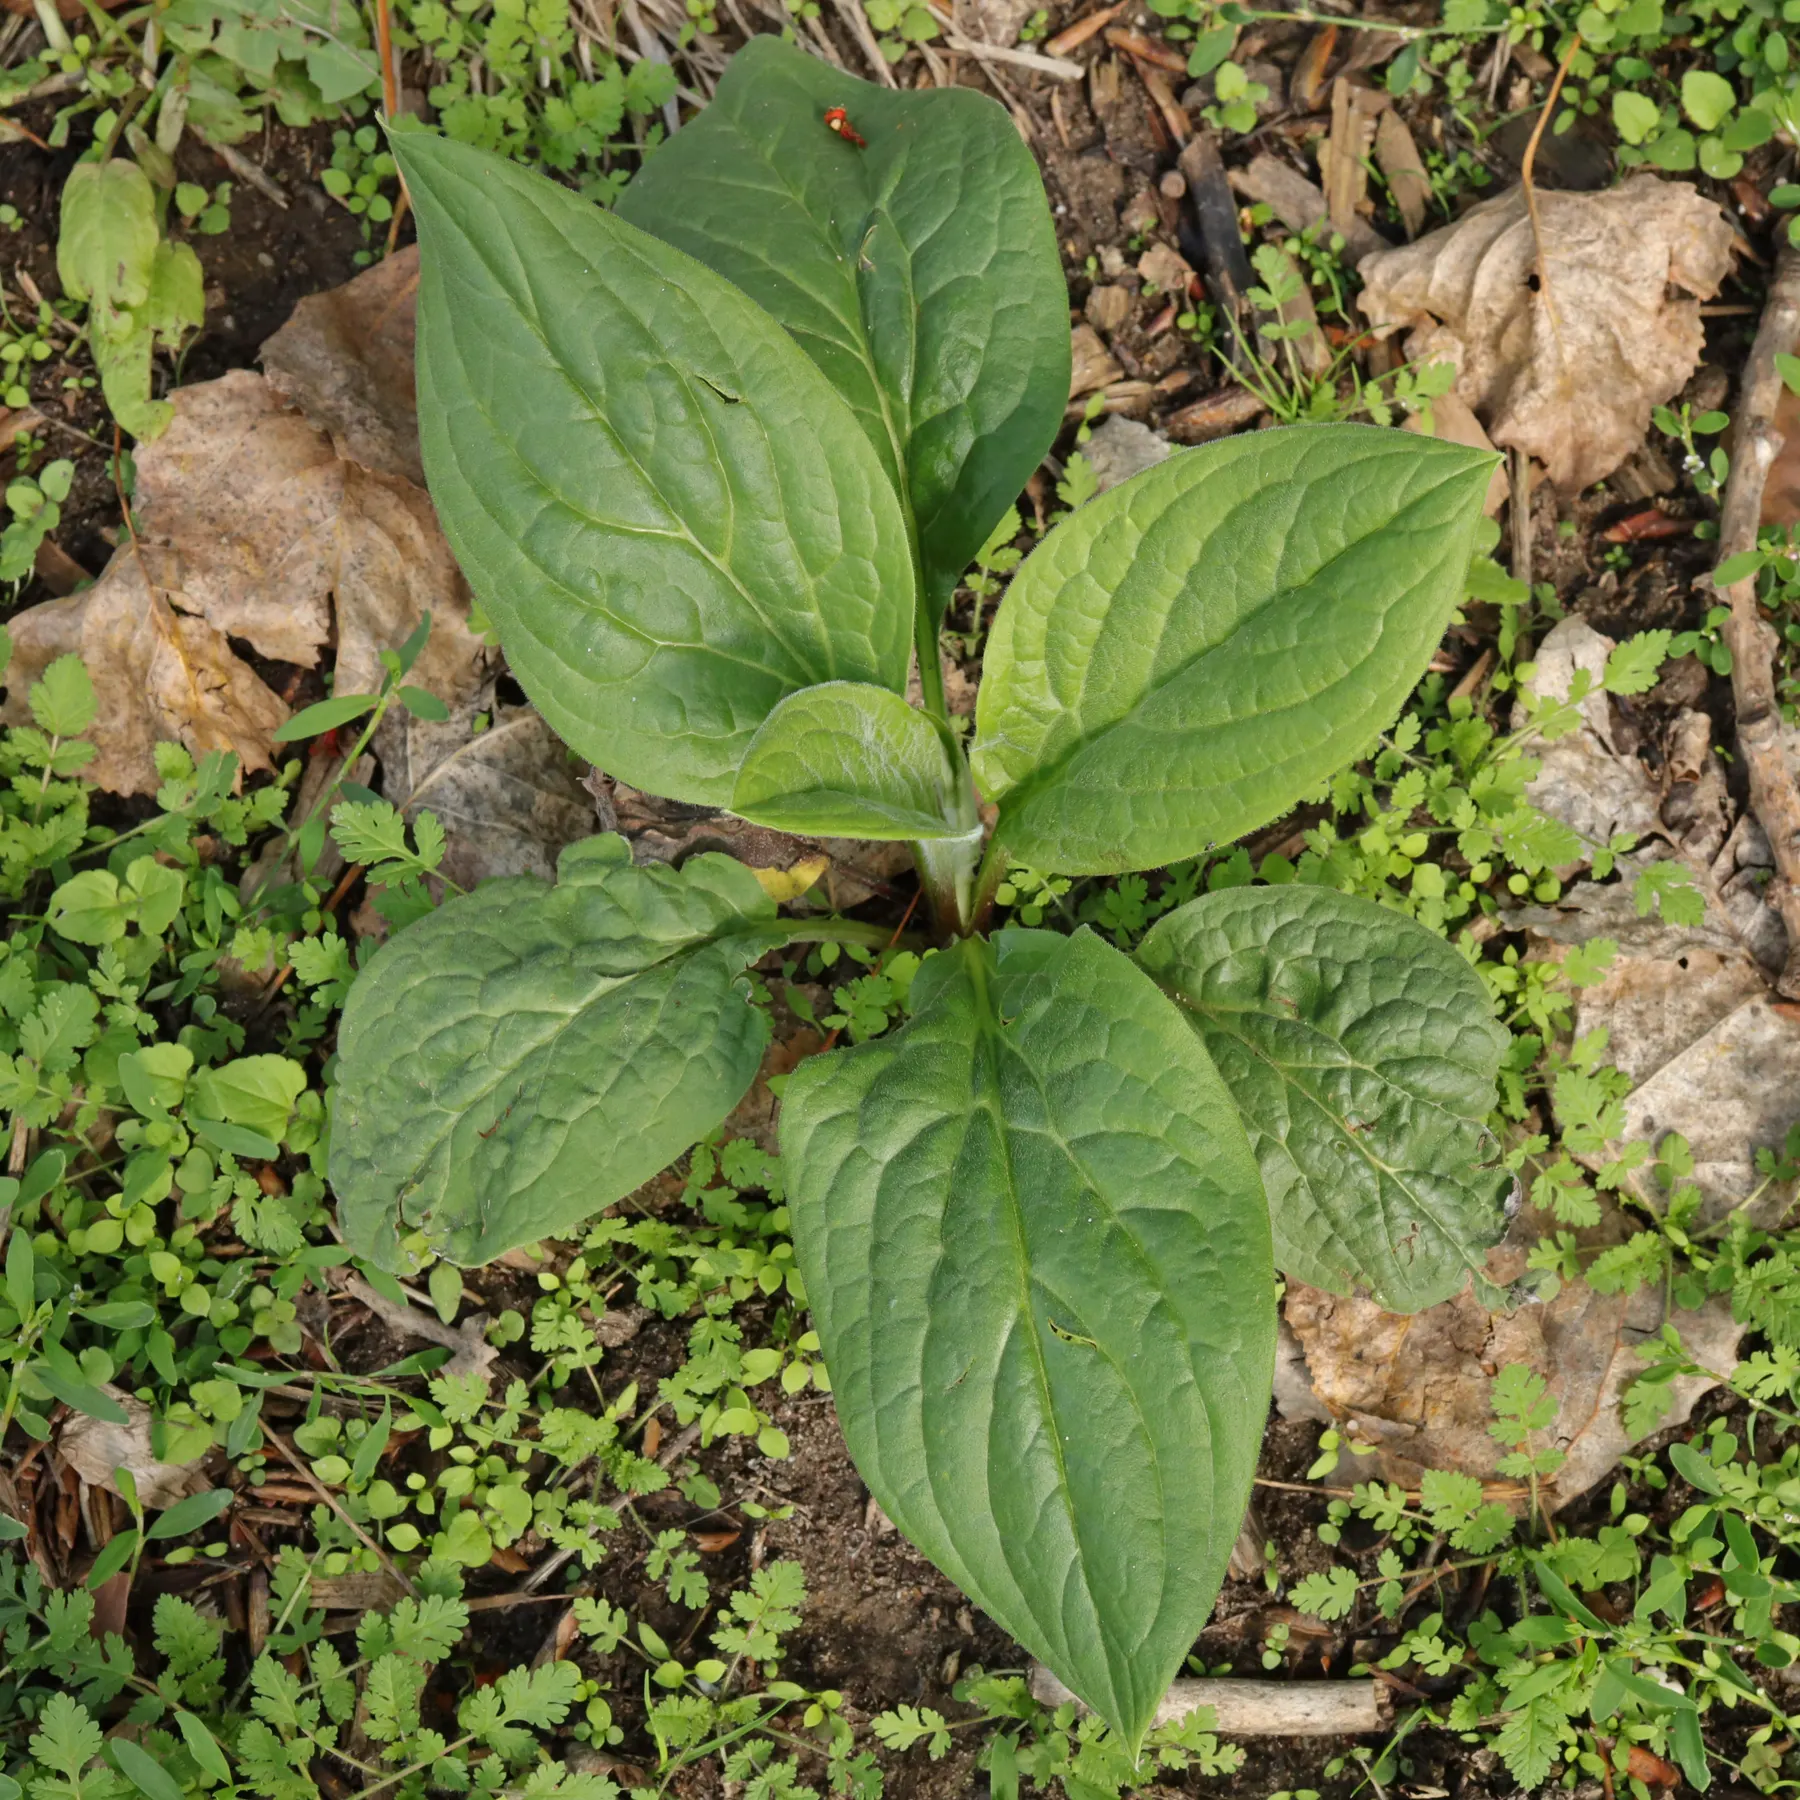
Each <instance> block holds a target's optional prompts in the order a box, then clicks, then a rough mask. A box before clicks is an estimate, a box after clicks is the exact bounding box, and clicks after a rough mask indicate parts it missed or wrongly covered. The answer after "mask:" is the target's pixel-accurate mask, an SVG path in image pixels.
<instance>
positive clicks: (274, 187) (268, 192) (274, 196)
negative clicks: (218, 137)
mask: <svg viewBox="0 0 1800 1800" xmlns="http://www.w3.org/2000/svg"><path fill="white" fill-rule="evenodd" d="M194 135H195V136H196V137H197V138H199V140H200V141H201V143H203V144H204V145H205V146H206V147H207V149H209V150H210V151H211V152H212V153H213V155H214V156H216V157H217V158H218V159H219V161H220V162H222V163H223V164H224V165H225V166H226V168H228V169H229V170H230V171H231V172H232V174H233V175H235V176H236V177H237V178H238V180H239V181H241V182H244V183H245V184H246V185H247V186H249V187H253V188H255V189H256V191H257V192H258V193H259V194H261V195H262V197H263V198H264V199H265V200H267V201H268V202H269V203H270V205H272V206H279V207H280V208H281V210H282V211H283V212H286V211H287V205H288V196H287V189H286V188H284V187H283V186H282V185H281V183H280V182H278V181H277V180H276V179H275V177H274V176H273V175H270V174H268V173H267V172H266V171H265V170H264V169H262V168H260V167H259V166H258V165H257V164H255V163H253V162H252V161H251V160H250V159H249V157H247V156H246V155H244V153H243V152H242V151H241V150H235V149H233V148H232V146H231V145H230V144H215V143H214V142H213V141H212V139H211V138H209V137H208V136H207V135H206V133H205V132H203V131H197V132H195V133H194Z"/></svg>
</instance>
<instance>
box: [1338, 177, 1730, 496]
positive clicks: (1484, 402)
mask: <svg viewBox="0 0 1800 1800" xmlns="http://www.w3.org/2000/svg"><path fill="white" fill-rule="evenodd" d="M1537 202H1538V215H1539V219H1540V222H1541V227H1542V244H1541V246H1540V244H1539V241H1538V238H1537V236H1536V234H1534V232H1533V229H1532V223H1531V219H1530V217H1529V215H1528V213H1527V210H1526V205H1525V195H1524V191H1523V189H1520V188H1514V189H1512V190H1510V191H1509V192H1507V193H1505V194H1501V195H1499V196H1498V197H1496V198H1495V199H1493V200H1488V201H1485V202H1483V203H1482V204H1481V205H1479V206H1476V207H1472V208H1471V209H1470V210H1469V211H1468V212H1467V213H1465V214H1464V215H1463V216H1462V218H1460V219H1459V220H1457V222H1456V223H1455V224H1454V225H1447V226H1445V227H1443V229H1441V230H1439V231H1434V232H1432V233H1430V234H1429V235H1428V236H1426V237H1423V238H1420V239H1419V241H1418V242H1417V243H1415V244H1409V245H1407V246H1406V247H1405V248H1403V249H1398V250H1389V251H1384V252H1382V253H1381V254H1379V255H1376V256H1371V257H1370V258H1369V259H1368V260H1367V261H1366V262H1364V263H1363V265H1362V275H1363V280H1364V287H1363V292H1362V298H1361V306H1362V309H1363V311H1364V312H1365V313H1366V314H1367V315H1368V316H1369V318H1370V319H1371V320H1372V321H1373V322H1374V323H1375V325H1376V326H1378V327H1382V328H1385V329H1387V330H1390V331H1391V330H1396V329H1400V328H1403V327H1404V328H1410V329H1411V336H1410V337H1409V339H1408V342H1407V354H1408V356H1409V357H1411V358H1413V359H1415V360H1423V361H1433V362H1453V363H1455V364H1456V366H1457V369H1458V371H1459V374H1458V379H1457V386H1456V391H1457V392H1458V393H1459V394H1460V395H1461V396H1462V398H1463V399H1464V400H1465V401H1467V402H1468V404H1469V405H1470V406H1471V407H1473V408H1474V410H1475V412H1476V413H1477V414H1478V415H1479V417H1480V418H1481V420H1482V422H1483V424H1485V425H1486V426H1487V428H1488V432H1489V434H1490V435H1491V436H1492V438H1493V440H1494V442H1495V443H1496V444H1499V445H1501V446H1503V447H1505V448H1509V449H1513V448H1516V449H1520V450H1523V451H1525V452H1527V453H1528V454H1530V455H1531V456H1533V457H1536V458H1537V459H1538V461H1540V462H1541V463H1543V464H1544V466H1545V467H1546V468H1547V469H1548V470H1549V472H1550V478H1551V479H1552V480H1553V481H1554V482H1555V483H1556V485H1557V486H1558V487H1559V488H1561V489H1562V490H1563V491H1564V492H1566V493H1574V492H1576V491H1578V490H1579V489H1581V488H1585V487H1587V486H1588V485H1589V484H1590V483H1592V482H1596V481H1599V480H1601V479H1602V478H1603V477H1605V476H1607V475H1609V474H1610V473H1611V472H1612V471H1613V470H1614V469H1616V468H1617V467H1618V466H1619V464H1620V463H1622V462H1623V461H1624V460H1625V458H1626V457H1627V456H1629V455H1630V454H1631V452H1632V451H1633V450H1634V449H1635V448H1636V446H1637V444H1638V442H1639V440H1640V439H1641V438H1642V437H1643V435H1644V430H1645V427H1646V426H1647V425H1648V424H1649V422H1650V409H1651V408H1652V406H1654V405H1656V404H1658V403H1659V402H1661V401H1664V400H1667V399H1669V398H1670V397H1671V396H1672V395H1674V394H1675V393H1676V392H1677V391H1678V390H1679V389H1680V387H1681V385H1682V383H1683V382H1685V381H1686V380H1687V379H1688V377H1689V376H1690V375H1692V374H1693V372H1694V369H1695V367H1696V366H1697V365H1698V363H1699V361H1700V354H1701V350H1702V348H1703V334H1702V330H1701V324H1700V302H1701V301H1702V300H1704V299H1707V298H1709V297H1710V296H1711V295H1713V294H1714V293H1716V292H1717V291H1718V288H1719V284H1720V282H1721V281H1722V280H1723V279H1724V276H1725V272H1726V270H1727V268H1728V267H1729V265H1730V245H1731V236H1732V228H1731V225H1730V223H1729V221H1728V220H1727V219H1726V217H1725V215H1724V214H1723V213H1722V212H1721V211H1720V210H1719V208H1718V207H1717V206H1716V205H1714V204H1713V202H1712V201H1710V200H1707V199H1705V198H1704V197H1703V196H1702V195H1701V194H1700V193H1699V192H1698V191H1697V190H1696V189H1694V188H1693V187H1692V186H1690V185H1689V184H1688V183H1687V182H1681V181H1662V180H1659V179H1658V178H1657V177H1656V176H1654V175H1648V174H1640V175H1636V176H1633V177H1632V178H1631V179H1630V180H1628V181H1626V182H1625V183H1624V184H1623V185H1622V186H1620V187H1617V188H1614V189H1611V190H1610V191H1607V192H1602V193H1556V192H1541V193H1539V195H1538V197H1537ZM1540 251H1541V256H1540Z"/></svg>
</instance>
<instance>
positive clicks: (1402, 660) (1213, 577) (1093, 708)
mask: <svg viewBox="0 0 1800 1800" xmlns="http://www.w3.org/2000/svg"><path fill="white" fill-rule="evenodd" d="M1492 461H1493V459H1492V458H1491V457H1489V456H1487V455H1486V454H1484V453H1482V452H1479V451H1474V450H1467V449H1464V448H1463V447H1462V446H1461V445H1458V444H1447V443H1440V442H1438V441H1436V440H1434V439H1431V438H1425V437H1419V436H1416V435H1415V434H1413V433H1412V432H1403V431H1379V430H1376V429H1375V428H1373V427H1371V426H1362V425H1296V426H1290V427H1288V428H1287V429H1285V430H1279V431H1259V432H1253V433H1251V434H1250V435H1249V436H1247V437H1238V438H1232V439H1230V440H1229V441H1228V442H1225V443H1221V444H1210V445H1207V446H1206V447H1204V448H1203V449H1199V450H1189V451H1185V452H1182V453H1181V454H1179V455H1176V456H1172V457H1170V458H1169V460H1168V461H1167V462H1165V463H1162V464H1160V465H1159V466H1158V467H1156V468H1154V469H1151V470H1149V471H1147V472H1146V473H1145V474H1142V475H1139V476H1137V477H1136V478H1135V479H1133V480H1131V481H1127V482H1126V483H1124V484H1123V485H1122V486H1120V487H1117V488H1114V489H1113V490H1112V491H1111V492H1110V493H1108V494H1104V495H1102V496H1101V497H1100V498H1099V499H1097V500H1090V501H1089V502H1088V503H1087V504H1086V505H1085V506H1083V507H1082V508H1081V509H1080V511H1079V512H1077V513H1075V514H1074V516H1073V517H1072V518H1070V519H1068V520H1066V521H1065V522H1064V523H1063V524H1061V525H1059V526H1058V527H1057V528H1056V530H1055V531H1053V532H1052V533H1051V534H1050V536H1049V537H1048V538H1046V539H1045V541H1044V543H1043V544H1042V545H1041V546H1040V547H1039V548H1038V549H1037V550H1036V551H1034V552H1033V553H1032V555H1031V556H1029V557H1028V558H1027V559H1026V561H1025V564H1024V566H1023V567H1022V568H1021V569H1020V571H1019V573H1018V575H1017V577H1016V578H1015V579H1014V581H1013V584H1012V586H1011V588H1009V589H1008V591H1007V595H1006V599H1005V601H1004V602H1003V604H1002V605H1001V608H1000V614H999V617H998V619H997V620H996V622H995V626H994V631H993V634H992V636H991V637H990V638H989V640H988V651H987V659H986V662H985V665H984V668H983V673H982V681H981V694H980V697H979V699H978V700H977V702H976V713H975V717H976V741H975V752H974V767H975V779H976V782H977V783H978V785H979V786H980V788H981V791H982V793H983V794H985V795H986V796H987V797H988V798H989V799H990V800H998V801H1000V803H1001V816H1000V823H999V826H998V827H997V832H996V835H997V838H998V840H999V841H1000V842H1001V843H1002V844H1003V845H1004V847H1005V849H1006V851H1007V852H1008V853H1009V854H1010V855H1011V856H1012V857H1013V858H1014V859H1015V860H1017V861H1019V862H1022V863H1026V864H1028V865H1030V866H1031V867H1032V868H1036V869H1043V870H1048V871H1055V872H1058V873H1061V874H1068V875H1090V874H1092V875H1097V874H1113V873H1116V872H1118V871H1120V870H1124V869H1149V868H1157V867H1160V866H1162V865H1163V864H1165V863H1171V862H1177V861H1179V860H1180V859H1181V858H1183V857H1187V856H1193V855H1196V854H1198V853H1199V852H1200V851H1202V850H1204V849H1206V848H1207V847H1208V846H1209V845H1211V844H1215V843H1224V842H1228V841H1229V840H1230V839H1232V838H1235V837H1239V836H1241V835H1242V834H1243V833H1244V832H1246V831H1250V830H1253V829H1255V828H1256V827H1257V826H1259V825H1264V824H1267V823H1268V821H1269V820H1271V819H1274V818H1278V817H1279V816H1280V815H1281V814H1282V813H1283V812H1285V811H1286V810H1287V808H1288V807H1290V806H1291V805H1293V804H1294V802H1295V801H1296V800H1299V799H1301V798H1303V797H1304V796H1305V795H1306V794H1308V793H1310V792H1311V791H1313V790H1314V789H1315V788H1317V787H1318V786H1319V785H1320V784H1321V783H1322V782H1323V781H1324V780H1326V778H1327V777H1329V776H1330V775H1332V774H1333V773H1335V772H1336V771H1337V770H1338V769H1340V768H1342V767H1343V765H1344V764H1345V763H1346V762H1348V761H1350V760H1351V759H1352V758H1354V757H1356V756H1358V755H1360V754H1361V753H1362V752H1363V751H1364V750H1365V749H1366V748H1367V746H1368V744H1369V742H1370V740H1371V739H1372V738H1373V737H1374V736H1375V735H1376V734H1377V733H1378V732H1379V731H1381V730H1382V729H1383V728H1384V727H1385V726H1387V725H1388V724H1389V723H1391V721H1392V720H1393V717H1394V715H1395V713H1396V712H1398V710H1399V708H1400V706H1401V703H1402V702H1403V701H1404V700H1405V698H1406V695H1407V692H1408V691H1409V690H1410V688H1411V687H1412V684H1413V683H1414V682H1415V681H1416V680H1417V679H1418V678H1419V675H1420V674H1421V673H1422V672H1423V670H1424V668H1425V665H1426V662H1427V661H1428V660H1429V658H1430V656H1431V652H1432V650H1433V649H1434V648H1435V647H1436V645H1437V642H1438V639H1439V636H1440V635H1441V634H1442V632H1443V629H1444V626H1445V624H1446V622H1447V621H1448V619H1449V617H1450V613H1451V610H1452V608H1454V607H1455V605H1456V603H1457V601H1458V599H1459V598H1460V597H1461V595H1462V591H1463V576H1464V573H1465V571H1466V570H1467V568H1468V564H1469V554H1470V549H1471V545H1472V541H1473V533H1474V528H1475V525H1476V522H1477V521H1478V520H1479V519H1480V517H1481V502H1482V497H1483V495H1484V494H1485V493H1486V490H1487V479H1488V473H1489V470H1490V468H1491V466H1492Z"/></svg>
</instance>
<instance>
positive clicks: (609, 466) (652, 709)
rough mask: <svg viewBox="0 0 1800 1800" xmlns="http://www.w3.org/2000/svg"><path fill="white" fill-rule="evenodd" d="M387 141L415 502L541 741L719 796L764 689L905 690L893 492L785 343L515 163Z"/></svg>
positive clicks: (708, 283)
mask: <svg viewBox="0 0 1800 1800" xmlns="http://www.w3.org/2000/svg"><path fill="white" fill-rule="evenodd" d="M394 149H395V153H396V154H397V155H398V157H399V159H400V165H401V168H402V169H403V170H404V171H405V174H406V179H407V184H408V190H409V192H410V193H411V195H412V201H413V206H414V209H415V210H416V211H417V213H418V216H419V235H420V240H421V245H422V260H421V266H420V285H419V343H418V380H419V431H420V442H421V445H422V447H423V451H424V458H425V471H426V475H427V477H428V479H429V481H430V484H431V494H432V498H433V500H434V501H435V502H436V503H437V509H438V515H439V517H440V518H441V519H442V521H443V525H444V531H445V534H446V535H447V536H448V538H449V539H450V544H451V547H452V549H454V550H455V552H456V556H457V560H458V561H459V562H460V563H461V564H462V567H463V570H464V572H465V573H466V574H467V575H468V577H469V582H470V585H471V586H472V587H473V588H474V589H475V592H476V594H477V595H478V596H479V597H480V599H481V601H482V604H483V605H484V606H485V607H486V608H487V610H488V612H489V614H490V615H491V616H492V617H493V619H494V621H495V623H496V624H497V625H498V626H499V628H500V636H501V641H502V643H503V644H504V645H505V647H506V653H507V657H508V659H509V660H510V662H511V664H512V667H513V669H514V670H515V672H516V673H517V674H518V677H519V679H520V681H521V682H523V684H524V686H525V688H526V691H527V692H528V693H529V694H530V695H531V697H532V699H533V700H534V701H535V702H536V703H537V705H538V707H539V709H540V710H541V711H542V712H543V714H544V716H545V717H546V718H547V719H548V720H549V721H550V723H551V724H552V725H553V726H554V727H555V728H556V730H557V732H558V733H559V734H560V735H561V736H562V737H563V738H565V739H566V740H567V741H568V742H569V743H570V744H572V745H573V746H574V747H575V748H576V749H577V750H579V751H581V752H582V753H583V754H584V755H586V756H588V757H591V758H592V759H593V760H594V761H596V762H598V763H600V764H602V765H603V766H604V767H605V768H607V769H608V770H609V771H611V772H613V773H615V774H618V775H620V776H622V777H623V778H624V779H625V780H627V781H629V782H631V783H633V784H634V785H635V786H638V787H644V788H649V789H652V790H653V791H655V792H657V793H660V794H667V795H671V796H673V797H674V798H676V799H682V800H692V801H698V802H702V803H706V804H710V805H724V804H727V803H728V802H729V801H730V799H731V784H732V778H733V776H734V775H735V773H736V770H737V765H738V763H739V761H740V760H741V759H742V757H743V753H744V751H745V749H746V748H747V747H748V745H749V742H750V739H751V737H752V736H753V735H754V734H755V732H756V729H757V727H758V726H759V725H761V724H762V722H763V720H764V719H765V718H767V717H768V715H769V713H770V712H771V711H772V710H773V709H774V707H775V705H776V703H777V702H778V701H780V700H781V699H782V697H783V696H784V695H786V694H789V693H792V692H793V691H794V690H796V689H798V688H803V687H811V686H812V685H813V684H814V683H815V682H820V681H833V680H849V681H868V682H874V683H876V684H878V685H881V686H886V687H892V688H900V687H902V686H904V684H905V680H906V660H907V653H908V647H909V645H910V642H911V636H912V622H913V592H914V585H913V574H912V556H911V550H910V547H909V542H908V537H907V527H906V523H905V519H904V517H903V515H902V513H901V509H900V503H899V500H898V498H897V496H896V495H895V493H894V489H893V484H892V483H891V482H890V481H889V480H888V478H887V476H886V475H885V474H884V473H883V471H882V467H881V463H880V461H879V459H878V458H877V457H876V455H875V452H874V450H873V449H872V448H871V447H870V445H869V441H868V439H867V438H866V437H865V436H864V435H863V432H862V429H861V428H860V426H859V425H858V424H857V422H856V419H855V418H854V417H853V416H852V414H851V412H850V409H849V408H848V407H847V406H846V405H845V404H844V402H843V401H842V400H840V399H839V398H838V396H837V394H836V393H835V392H834V391H833V390H832V387H831V384H830V383H829V382H827V381H826V380H825V379H824V377H823V376H822V375H820V373H819V371H818V370H817V369H816V368H815V367H814V366H813V364H812V363H811V362H810V361H809V360H808V359H807V358H806V357H805V356H803V355H801V354H800V352H799V351H798V350H797V349H796V348H795V346H794V342H793V340H792V339H791V338H790V337H788V335H787V334H786V333H785V332H784V331H782V330H781V328H780V327H779V326H778V325H777V324H776V323H775V322H774V320H772V319H771V318H770V317H769V316H768V315H767V314H766V313H764V312H763V311H762V310H761V309H760V308H758V307H756V306H753V305H751V304H750V302H749V301H747V300H746V299H745V298H744V296H743V295H742V294H741V293H740V292H739V291H738V290H737V289H736V288H735V287H733V286H732V285H731V284H730V283H729V282H727V281H722V280H721V279H720V278H719V277H718V276H717V275H714V274H713V273H712V272H711V271H710V270H707V269H705V268H703V267H701V265H700V264H698V263H696V262H694V261H693V260H692V259H691V258H690V257H687V256H684V255H683V254H682V253H681V252H680V251H679V250H675V249H671V248H670V247H669V245H667V244H664V243H660V242H659V241H658V240H657V239H655V238H652V237H648V236H646V235H645V234H644V233H643V232H640V231H638V230H636V229H635V228H634V227H633V226H630V225H627V224H624V223H622V222H621V221H620V220H618V219H615V218H613V217H611V216H610V215H609V214H607V213H604V212H602V211H601V210H600V209H599V208H598V207H597V206H593V205H591V204H590V203H589V202H587V201H585V200H582V199H579V198H578V197H577V196H576V195H574V194H571V193H570V192H569V191H568V190H567V189H566V188H560V187H558V186H556V185H555V183H554V182H550V181H547V180H545V179H544V178H543V177H542V176H540V175H533V174H531V173H529V172H527V171H526V170H524V169H521V168H519V167H517V166H516V165H515V164H512V163H509V162H505V161H503V160H502V159H501V158H499V157H496V156H489V155H488V154H486V153H485V152H484V151H480V150H474V149H471V148H469V147H468V146H467V145H464V144H453V143H450V142H449V141H448V140H446V139H443V138H438V137H432V136H428V135H426V134H424V133H419V132H412V133H401V134H400V135H399V136H398V137H396V139H395V142H394Z"/></svg>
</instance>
